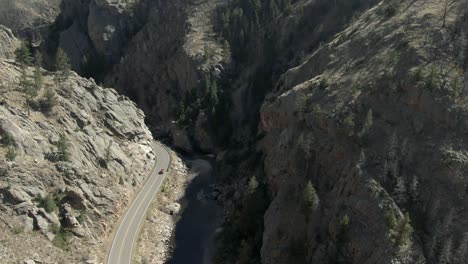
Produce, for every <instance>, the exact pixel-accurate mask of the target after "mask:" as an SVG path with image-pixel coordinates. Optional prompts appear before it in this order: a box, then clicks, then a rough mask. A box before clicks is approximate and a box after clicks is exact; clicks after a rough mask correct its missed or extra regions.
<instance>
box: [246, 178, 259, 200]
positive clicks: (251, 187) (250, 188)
mask: <svg viewBox="0 0 468 264" xmlns="http://www.w3.org/2000/svg"><path fill="white" fill-rule="evenodd" d="M257 188H258V181H257V178H255V176H252V177H251V178H250V180H249V182H248V183H247V190H246V192H247V195H248V196H251V195H252V194H254V193H255V192H256V191H257Z"/></svg>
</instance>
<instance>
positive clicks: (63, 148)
mask: <svg viewBox="0 0 468 264" xmlns="http://www.w3.org/2000/svg"><path fill="white" fill-rule="evenodd" d="M55 146H56V147H57V152H56V155H57V160H58V161H70V152H69V143H68V139H67V138H66V136H65V134H60V137H59V140H58V141H57V142H55Z"/></svg>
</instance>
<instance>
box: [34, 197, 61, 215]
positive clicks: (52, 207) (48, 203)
mask: <svg viewBox="0 0 468 264" xmlns="http://www.w3.org/2000/svg"><path fill="white" fill-rule="evenodd" d="M38 201H39V207H42V208H44V209H45V210H46V212H48V213H52V212H56V211H58V207H57V204H55V201H54V198H53V197H52V195H50V194H47V195H46V196H45V197H43V198H39V199H38Z"/></svg>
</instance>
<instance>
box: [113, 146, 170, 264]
mask: <svg viewBox="0 0 468 264" xmlns="http://www.w3.org/2000/svg"><path fill="white" fill-rule="evenodd" d="M153 143H154V144H157V145H159V146H161V147H162V148H163V149H164V150H165V151H166V153H167V154H168V156H169V163H168V168H169V167H170V165H171V161H172V157H171V154H170V152H169V151H168V150H167V148H166V146H164V145H163V144H161V143H159V142H157V141H153ZM153 151H154V152H155V155H156V151H155V149H154V148H153ZM157 164H158V157H157V156H156V162H155V163H154V166H153V170H152V171H151V173H150V176H149V177H148V178H147V179H146V181H145V183H144V184H143V185H142V188H141V189H140V190H139V191H138V194H137V196H135V198H134V199H133V200H132V202H131V203H130V204H129V206H128V207H127V209H126V212H125V214H124V215H123V216H121V217H120V219H119V221H118V222H117V226H116V228H117V229H116V230H115V231H114V232H115V233H114V234H113V236H112V240H111V247H110V248H108V251H107V258H106V262H105V263H107V264H115V263H109V260H110V257H111V255H110V253H111V252H112V250H113V249H114V239H115V237H116V236H117V234H118V231H119V227H120V224H121V223H122V222H123V220H124V219H125V218H126V217H127V215H128V213H129V211H130V208H131V207H132V204H133V202H134V201H135V200H137V198H138V197H139V196H140V195H141V193H142V191H143V189H144V187H145V186H146V184H147V183H148V181H149V180H151V178H152V176H153V174H154V173H155V172H156V167H157ZM168 168H166V172H165V173H164V175H163V176H164V177H163V179H162V180H161V182H160V184H159V186H158V189H157V191H156V192H155V195H154V197H156V194H157V193H158V191H159V188H160V187H161V184H162V182H164V180H165V178H166V176H167V170H168ZM145 197H146V196H145ZM154 197H153V199H154ZM150 204H151V203H150ZM148 208H149V206H148ZM145 211H146V212H145V215H144V217H143V218H146V215H147V213H148V212H147V209H146V210H145ZM140 229H141V223H140V224H139V226H138V231H137V234H139V233H140ZM137 236H138V235H137ZM134 248H135V238H134V239H133V245H132V251H131V253H130V254H131V258H133V252H134Z"/></svg>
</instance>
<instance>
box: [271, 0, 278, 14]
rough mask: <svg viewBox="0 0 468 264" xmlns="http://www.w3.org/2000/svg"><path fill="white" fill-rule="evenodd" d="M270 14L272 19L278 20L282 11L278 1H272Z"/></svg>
mask: <svg viewBox="0 0 468 264" xmlns="http://www.w3.org/2000/svg"><path fill="white" fill-rule="evenodd" d="M270 14H271V17H272V19H276V18H277V17H278V16H279V14H280V10H279V7H278V4H277V3H276V0H271V1H270Z"/></svg>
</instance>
